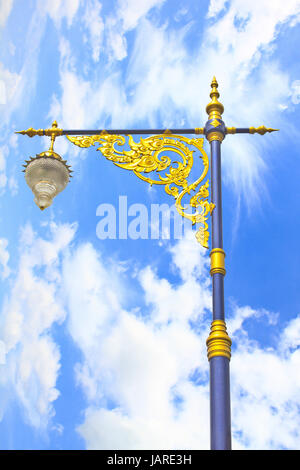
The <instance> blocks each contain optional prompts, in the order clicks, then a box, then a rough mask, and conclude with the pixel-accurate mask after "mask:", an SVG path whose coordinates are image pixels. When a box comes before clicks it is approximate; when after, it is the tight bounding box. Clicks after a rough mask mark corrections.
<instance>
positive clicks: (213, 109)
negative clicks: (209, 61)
mask: <svg viewBox="0 0 300 470" xmlns="http://www.w3.org/2000/svg"><path fill="white" fill-rule="evenodd" d="M210 86H211V88H212V90H211V92H210V95H209V96H210V97H211V102H210V103H208V105H207V106H206V112H207V114H208V119H209V120H210V119H221V120H222V113H223V112H224V106H223V105H222V103H220V101H219V100H218V98H219V96H220V93H219V92H218V86H219V84H218V82H217V80H216V77H213V79H212V82H211V84H210Z"/></svg>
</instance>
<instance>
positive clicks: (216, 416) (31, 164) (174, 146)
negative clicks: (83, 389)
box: [18, 77, 278, 450]
mask: <svg viewBox="0 0 300 470" xmlns="http://www.w3.org/2000/svg"><path fill="white" fill-rule="evenodd" d="M210 97H211V101H210V103H209V104H208V105H207V106H206V112H207V114H208V120H207V122H206V124H205V126H204V127H202V128H190V129H111V130H104V129H103V130H63V129H59V128H58V126H57V123H56V121H54V122H53V124H52V127H51V128H49V129H38V130H35V129H32V128H29V129H27V130H24V131H19V132H18V133H19V134H23V135H27V136H29V137H33V136H35V135H39V136H43V135H46V136H49V137H51V144H50V148H49V150H48V151H46V152H42V153H40V154H38V155H36V157H35V158H31V159H30V160H28V161H26V164H25V165H24V167H25V169H24V170H23V171H24V172H25V178H26V181H27V183H28V185H29V186H30V188H31V189H32V191H33V193H34V195H35V202H36V203H37V205H38V206H39V207H40V209H42V210H44V209H45V208H46V207H49V206H50V204H51V203H52V199H53V198H54V197H55V196H56V195H57V194H58V193H59V192H61V191H62V190H63V189H64V188H65V187H66V186H67V184H68V182H69V179H70V177H71V172H72V170H71V169H70V167H69V165H67V162H66V161H65V160H62V158H61V157H60V156H59V155H58V154H57V153H56V152H54V150H53V146H54V141H55V139H56V137H58V136H62V135H65V136H67V138H68V140H69V141H71V142H72V143H73V144H75V145H77V146H79V147H83V148H88V147H90V146H92V145H93V146H95V145H96V144H97V145H98V148H97V150H99V151H100V152H101V153H102V154H103V156H105V158H106V159H108V160H110V161H112V162H113V163H114V164H115V165H117V166H118V167H121V168H123V169H126V170H131V171H133V173H135V175H136V176H137V177H138V178H140V179H141V180H143V181H145V182H147V183H149V184H151V185H153V184H155V185H161V186H164V188H165V192H166V193H167V194H169V195H170V196H172V197H173V198H174V199H175V206H176V208H177V210H178V212H179V214H181V215H182V216H183V217H186V218H188V219H189V220H190V221H191V223H192V224H193V225H194V224H200V225H198V231H197V232H196V239H197V241H198V242H199V243H201V245H202V246H204V247H205V248H209V243H208V240H209V232H208V223H207V221H208V218H209V216H210V215H211V218H212V221H211V232H212V237H211V252H210V259H211V269H210V274H211V277H212V311H213V318H212V323H211V331H210V335H209V337H208V338H207V341H206V344H207V356H208V360H209V364H210V442H211V449H212V450H230V449H231V418H230V380H229V361H230V357H231V339H230V337H229V336H228V334H227V330H226V323H225V312H224V276H225V274H226V271H225V252H224V250H223V231H222V187H221V144H222V142H223V140H224V138H225V136H226V135H227V134H255V133H258V134H260V135H264V134H265V133H266V132H273V131H275V130H278V129H271V128H266V127H265V126H260V127H258V128H254V127H248V128H235V127H226V126H225V124H224V122H223V120H222V114H223V112H224V107H223V105H222V104H221V103H220V102H219V100H218V98H219V91H218V83H217V81H216V79H215V77H214V78H213V80H212V82H211V92H210ZM132 135H150V137H146V138H141V139H140V142H139V143H136V142H135V141H134V140H133V137H132ZM187 135H192V136H198V135H204V136H205V137H206V139H207V140H208V142H209V144H210V156H211V158H210V162H211V201H209V180H208V179H207V180H206V182H204V180H205V179H206V177H207V174H208V169H209V158H208V156H207V154H206V153H205V150H204V148H203V141H204V139H203V138H199V137H196V138H195V137H191V138H189V137H186V136H187ZM125 136H128V142H126V139H125ZM115 145H116V146H118V147H120V146H124V145H127V146H129V148H130V150H124V149H123V150H118V149H116V148H115ZM191 148H192V150H191ZM195 151H196V152H197V153H198V155H199V157H200V160H201V162H202V164H203V170H202V173H201V174H200V175H199V177H198V178H197V179H196V180H195V181H194V182H192V183H190V182H188V177H189V176H190V172H191V169H192V168H193V164H194V157H193V153H194V152H195ZM163 153H164V155H162V154H163ZM170 153H171V154H175V156H176V161H174V162H173V161H172V159H171V158H170V156H169V155H170ZM178 155H179V156H180V157H181V160H182V161H181V162H179V161H178ZM167 171H168V173H167ZM153 172H155V174H156V175H158V178H154V177H153V176H151V177H150V176H149V175H150V174H151V175H152V174H153ZM191 193H192V196H191ZM186 197H187V198H189V205H188V209H189V211H187V207H186V206H184V205H183V199H184V198H186ZM190 211H192V212H190Z"/></svg>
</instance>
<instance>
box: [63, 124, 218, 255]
mask: <svg viewBox="0 0 300 470" xmlns="http://www.w3.org/2000/svg"><path fill="white" fill-rule="evenodd" d="M127 137H128V141H127V139H126V137H124V136H121V135H111V134H108V133H105V132H102V134H101V135H93V136H74V137H73V136H69V135H67V138H68V140H69V141H70V142H72V143H73V144H75V145H77V146H79V147H84V148H87V147H90V146H92V145H98V148H97V150H99V151H100V152H101V153H102V155H103V156H104V157H105V158H106V159H107V160H110V161H112V162H113V163H114V164H115V165H117V166H118V167H120V168H124V169H125V170H131V171H132V172H133V173H134V174H135V175H136V176H137V177H138V178H140V179H141V180H143V181H146V182H147V183H149V184H150V185H151V186H152V185H153V184H156V185H162V186H164V187H165V192H166V193H167V194H169V195H171V196H173V198H174V199H175V206H176V209H177V211H178V212H179V214H180V215H181V216H182V217H185V218H187V219H189V220H190V221H191V222H192V224H193V225H194V224H200V227H199V228H198V231H197V232H196V239H197V241H198V242H199V243H201V245H202V246H203V247H205V248H208V239H209V232H208V224H207V220H208V217H209V215H210V214H211V212H212V210H213V208H214V204H212V203H209V201H208V198H209V181H208V180H207V181H206V182H205V183H203V184H201V183H202V182H203V181H204V179H205V178H206V176H207V172H208V169H209V159H208V156H207V154H206V153H205V151H204V149H203V141H204V139H203V138H187V137H183V136H180V135H173V134H172V135H170V134H158V135H153V136H150V137H146V138H141V139H140V142H135V141H134V140H133V137H132V136H131V135H128V136H127ZM125 145H127V147H129V148H130V150H124V149H121V150H119V149H118V147H122V146H125ZM189 147H192V149H190V148H189ZM195 150H196V151H198V153H199V157H200V159H201V160H202V163H203V171H202V173H201V175H200V177H199V178H198V179H197V180H196V181H194V182H193V183H188V180H187V179H188V177H189V175H190V172H191V169H192V167H193V164H194V152H195ZM166 152H167V153H166ZM170 153H171V154H172V153H173V154H174V153H175V157H176V158H175V159H173V158H171V157H170V156H169V154H170ZM178 157H180V158H179V159H178ZM152 172H155V173H158V175H157V176H158V177H157V178H156V179H154V175H153V176H152V175H149V173H152ZM150 176H151V177H150ZM186 196H187V199H188V200H189V203H188V205H184V202H183V198H185V197H186ZM187 206H188V207H187ZM191 209H192V210H193V212H192V213H190V212H189V211H190V210H191Z"/></svg>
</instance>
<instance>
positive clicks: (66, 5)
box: [39, 0, 80, 28]
mask: <svg viewBox="0 0 300 470" xmlns="http://www.w3.org/2000/svg"><path fill="white" fill-rule="evenodd" d="M79 6H80V0H44V1H43V2H42V3H41V4H40V5H39V7H40V8H41V9H42V11H44V12H45V13H46V14H48V15H49V16H50V18H51V19H52V20H53V21H54V23H55V25H56V27H57V28H60V27H61V22H62V20H63V19H64V18H66V21H67V25H68V27H70V26H71V25H72V23H73V20H74V18H75V16H76V13H77V11H78V8H79Z"/></svg>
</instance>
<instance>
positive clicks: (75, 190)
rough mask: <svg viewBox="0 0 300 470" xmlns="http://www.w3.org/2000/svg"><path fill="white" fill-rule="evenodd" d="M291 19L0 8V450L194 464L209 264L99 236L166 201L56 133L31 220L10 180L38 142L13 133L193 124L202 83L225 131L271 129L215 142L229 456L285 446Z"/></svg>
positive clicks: (298, 93) (294, 239)
mask: <svg viewBox="0 0 300 470" xmlns="http://www.w3.org/2000/svg"><path fill="white" fill-rule="evenodd" d="M299 22H300V2H299V0H289V2H285V3H283V2H281V1H280V0H274V1H272V2H269V1H267V0H261V1H259V2H258V1H253V0H252V1H250V0H249V1H248V0H231V1H223V0H211V1H200V0H199V1H195V0H189V1H185V2H182V1H178V0H172V1H171V0H139V1H138V0H111V1H106V0H103V1H97V0H62V1H60V0H51V1H50V0H49V1H48V0H43V1H38V0H36V1H34V0H26V1H25V0H21V1H13V0H1V1H0V28H1V36H0V37H1V45H2V47H1V49H0V108H1V118H0V126H1V132H0V195H1V198H0V209H1V210H0V222H1V225H0V227H1V230H0V267H1V270H0V274H1V283H0V299H1V300H0V304H1V307H0V308H1V316H0V339H1V343H0V419H1V421H0V448H1V449H207V448H209V389H208V362H207V359H206V347H205V340H206V338H207V336H208V334H209V326H210V322H211V280H210V276H209V256H208V254H209V253H208V251H207V250H205V249H203V248H202V247H201V246H200V245H199V244H197V242H196V240H195V238H194V234H193V233H192V232H191V231H190V230H186V232H185V235H184V237H183V238H182V239H180V240H175V239H174V237H172V233H171V236H170V237H169V239H168V238H160V239H158V240H153V239H136V240H134V239H130V238H128V239H127V240H120V239H118V238H117V239H104V240H102V239H99V237H98V236H97V233H96V227H97V224H98V222H99V216H97V215H96V211H97V208H98V207H99V205H101V204H110V205H112V206H113V207H114V208H115V209H116V211H117V213H118V207H119V206H118V204H119V196H120V195H121V196H126V197H127V203H128V206H131V205H133V204H137V203H139V204H143V205H144V207H150V205H151V204H162V203H166V204H169V205H171V204H172V203H173V202H171V201H170V198H169V196H167V195H166V194H165V192H164V191H163V189H162V188H160V187H157V188H154V187H153V188H152V189H151V190H150V188H149V187H148V185H147V184H146V183H143V182H141V181H140V180H139V179H137V178H136V177H135V175H134V174H131V173H130V172H126V171H123V170H120V169H119V168H117V167H115V166H114V165H113V164H112V163H111V162H109V161H106V160H105V158H104V157H103V156H102V155H101V153H100V152H96V150H95V148H91V149H79V148H78V147H75V146H73V145H72V144H71V143H70V142H68V140H67V139H66V138H65V137H60V138H58V139H57V141H56V143H55V149H56V151H57V152H58V153H59V154H60V155H62V156H63V158H64V159H67V160H68V162H69V163H70V164H71V165H72V169H73V170H74V173H73V178H72V181H71V182H70V183H69V185H68V186H67V188H66V189H65V190H64V192H63V193H61V194H60V195H58V196H57V197H56V198H55V200H54V202H53V205H52V206H51V207H49V208H48V209H47V210H45V211H43V212H41V211H40V210H39V209H38V207H37V206H36V205H35V203H34V201H33V195H32V193H31V191H30V189H29V188H28V186H27V185H26V182H25V179H24V173H22V171H21V170H22V164H23V163H24V160H25V159H28V157H29V156H34V155H35V154H37V153H40V152H41V151H44V150H46V149H47V148H48V146H49V139H48V138H46V137H42V138H41V137H35V138H33V139H29V138H28V137H27V136H21V135H16V134H14V131H16V130H22V129H27V128H28V127H33V128H36V129H39V128H47V127H50V125H51V123H52V121H53V120H54V119H56V120H57V122H58V125H59V126H60V127H62V128H64V129H71V128H75V129H76V128H77V129H79V128H83V129H88V128H98V129H102V128H107V129H108V128H126V127H127V128H151V127H152V128H154V127H163V128H171V127H201V126H203V125H204V123H205V121H206V119H207V115H206V112H205V106H206V104H207V103H208V102H209V100H210V99H209V92H210V82H211V80H212V77H213V76H214V75H215V76H216V77H217V80H218V82H219V91H220V94H221V96H220V101H221V102H222V103H223V105H224V107H225V111H224V114H223V118H224V121H225V123H226V125H227V126H236V127H249V126H254V127H258V126H260V125H265V126H267V127H273V128H279V129H280V132H277V133H272V134H266V135H265V136H260V135H258V134H255V135H230V136H228V137H226V139H225V140H224V142H223V144H222V172H223V173H222V174H223V225H224V249H225V251H226V269H227V274H226V278H225V303H226V319H227V327H228V332H229V335H230V336H231V338H232V340H233V347H232V354H233V355H232V360H231V406H232V435H233V448H235V449H299V428H300V417H299V405H300V401H299V396H300V393H299V392H300V375H299V373H298V371H299V365H300V349H299V345H300V317H299V314H300V305H299V303H300V302H299V287H298V286H299V281H300V276H299V262H300V259H299V250H298V239H299V236H298V233H299V229H300V224H299V220H300V217H299V215H300V213H299V203H298V200H299V176H300V163H299V144H300V135H299V129H298V126H297V122H298V120H299V103H300V61H299V47H298V44H299V40H300V27H299ZM137 139H138V137H137ZM204 145H205V149H206V151H207V152H209V148H208V144H207V142H205V144H204ZM131 219H132V218H131ZM149 223H150V221H149Z"/></svg>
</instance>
